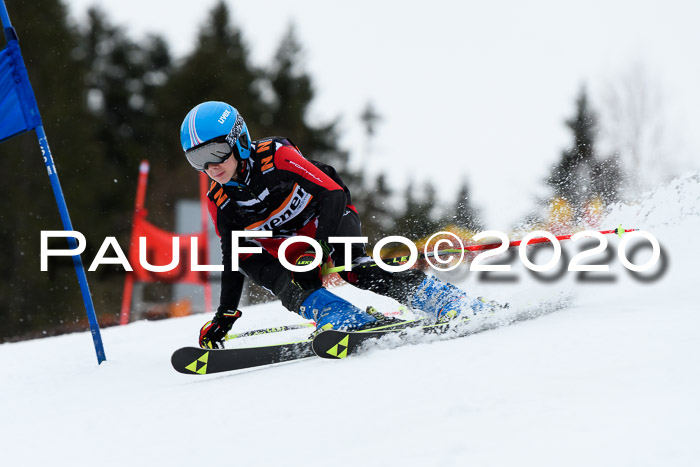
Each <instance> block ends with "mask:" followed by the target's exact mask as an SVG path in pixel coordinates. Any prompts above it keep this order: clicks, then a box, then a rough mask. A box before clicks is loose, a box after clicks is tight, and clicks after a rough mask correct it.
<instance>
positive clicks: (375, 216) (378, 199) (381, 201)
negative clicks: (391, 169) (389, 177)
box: [353, 174, 395, 245]
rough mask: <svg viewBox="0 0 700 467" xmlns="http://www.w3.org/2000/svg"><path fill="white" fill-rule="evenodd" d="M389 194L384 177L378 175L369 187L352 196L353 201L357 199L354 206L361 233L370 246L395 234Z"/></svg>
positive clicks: (389, 190)
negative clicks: (359, 221) (358, 217)
mask: <svg viewBox="0 0 700 467" xmlns="http://www.w3.org/2000/svg"><path fill="white" fill-rule="evenodd" d="M391 194H392V192H391V188H390V187H389V185H388V184H387V181H386V176H385V175H384V174H380V175H378V176H377V178H376V179H375V182H374V183H373V185H372V186H371V187H367V188H366V189H364V190H360V191H359V192H358V193H357V195H353V199H357V201H356V202H355V205H356V206H357V207H358V210H359V212H360V216H361V219H362V233H363V234H364V235H365V236H366V237H367V238H368V239H369V244H370V245H374V244H375V243H377V242H378V241H379V240H381V239H382V238H384V237H386V236H388V235H393V234H394V233H395V232H394V231H393V230H394V213H393V211H392V209H391V200H390V199H389V198H390V197H391Z"/></svg>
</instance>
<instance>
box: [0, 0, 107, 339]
mask: <svg viewBox="0 0 700 467" xmlns="http://www.w3.org/2000/svg"><path fill="white" fill-rule="evenodd" d="M8 8H9V13H10V15H11V18H12V20H13V25H14V27H15V29H16V30H17V35H18V37H19V40H20V46H21V48H22V55H23V57H24V60H25V64H26V66H27V71H28V74H29V79H30V82H31V83H32V87H33V89H34V93H35V95H36V98H37V103H38V106H39V110H40V112H41V116H42V121H43V124H44V128H45V130H46V134H47V136H48V139H49V141H50V144H51V150H52V153H53V156H54V159H55V162H56V167H57V171H58V173H59V175H60V179H61V184H62V187H63V191H64V195H65V197H66V200H67V203H68V206H69V209H70V212H71V217H72V221H73V224H74V226H75V228H76V229H78V230H80V229H81V228H83V227H85V226H86V225H88V224H89V223H90V222H94V219H93V218H92V214H93V212H92V211H89V210H86V209H85V206H86V205H87V204H88V202H87V201H86V200H85V198H86V193H88V192H89V189H90V182H91V181H90V180H85V179H84V176H85V170H84V167H83V164H84V157H85V152H84V151H85V148H86V147H89V146H90V145H89V140H90V138H89V131H87V130H86V128H87V125H88V123H89V119H88V115H87V114H86V112H84V109H83V107H82V96H83V88H82V84H83V83H82V77H83V76H84V72H85V69H84V66H83V64H82V62H81V61H80V60H79V59H77V58H76V57H75V55H74V53H73V52H74V50H75V47H76V45H77V41H78V33H77V29H76V27H75V26H74V25H72V24H70V23H69V22H68V17H67V12H66V9H65V7H64V5H63V4H62V3H61V2H59V1H58V0H47V1H45V2H42V5H41V8H37V6H36V5H35V4H33V3H31V2H14V3H12V4H10V5H8ZM3 46H4V43H3ZM0 160H2V163H3V167H2V170H0V242H1V243H2V245H3V248H1V249H0V265H2V267H0V310H1V312H0V341H2V340H4V339H11V338H15V337H17V336H20V335H24V334H26V333H29V332H36V333H38V334H39V335H42V334H41V333H42V331H44V330H45V331H46V332H51V328H53V327H57V326H61V325H63V324H66V323H69V322H75V321H76V320H81V319H84V316H85V313H84V311H83V308H82V300H81V296H80V292H79V290H78V286H77V279H76V276H75V272H74V271H73V268H72V262H71V261H70V258H67V261H61V260H58V261H51V262H50V265H49V267H50V270H49V272H40V267H39V259H40V258H39V245H40V242H39V236H40V232H41V231H42V230H57V229H61V228H62V223H61V220H60V218H59V214H58V208H57V205H56V201H55V200H54V196H53V192H52V189H51V186H50V183H49V178H48V176H47V173H46V168H45V167H44V163H43V160H42V154H41V151H40V149H39V147H38V143H37V139H36V134H35V133H33V132H30V133H26V134H24V135H21V136H17V137H15V138H13V139H11V140H9V141H5V142H3V143H2V145H0ZM51 246H52V247H53V248H66V247H67V245H66V243H65V241H62V242H59V243H57V244H52V245H51Z"/></svg>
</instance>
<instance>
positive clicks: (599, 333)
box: [0, 175, 700, 466]
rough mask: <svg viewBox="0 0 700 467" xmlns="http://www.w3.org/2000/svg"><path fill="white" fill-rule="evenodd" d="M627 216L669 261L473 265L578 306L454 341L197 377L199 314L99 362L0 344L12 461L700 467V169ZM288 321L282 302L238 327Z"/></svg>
mask: <svg viewBox="0 0 700 467" xmlns="http://www.w3.org/2000/svg"><path fill="white" fill-rule="evenodd" d="M620 222H621V223H623V225H625V226H627V227H638V228H640V229H644V230H647V231H649V232H651V233H653V234H654V235H655V236H656V237H657V238H658V239H659V241H660V243H661V245H662V251H663V255H662V262H661V266H660V267H658V268H656V269H655V270H652V271H650V272H649V273H645V274H643V275H642V276H643V277H642V279H639V278H635V277H634V276H633V275H632V274H630V273H629V272H628V271H627V270H625V269H623V268H622V267H621V266H620V264H619V261H618V260H617V257H616V256H612V257H611V258H609V259H610V260H609V264H611V265H612V266H613V267H612V268H611V271H610V273H607V274H601V275H599V276H596V275H595V274H590V275H589V276H588V278H587V279H586V280H582V279H581V278H580V277H579V276H577V275H576V274H574V273H566V274H563V275H560V276H558V277H554V278H552V279H550V280H549V281H548V282H543V281H540V280H537V279H536V278H534V277H533V276H532V275H531V274H529V273H528V272H527V271H525V270H524V268H521V267H515V268H514V272H513V276H514V277H515V280H511V281H509V282H501V283H498V282H486V281H484V280H478V279H479V278H478V277H477V276H476V275H473V274H468V275H467V277H466V278H465V279H464V280H462V281H461V285H463V286H464V287H465V288H467V289H469V290H471V291H472V292H474V293H478V294H480V295H484V296H488V297H494V298H497V299H500V300H509V301H511V303H513V304H514V305H515V306H516V307H517V306H525V305H527V304H531V303H536V302H537V301H541V300H551V299H558V298H560V297H567V298H568V299H569V306H568V307H566V308H565V309H563V310H559V311H556V312H554V313H551V314H547V315H545V316H541V317H539V318H537V319H533V320H529V321H525V322H521V323H518V324H514V325H511V326H505V327H500V328H498V329H495V330H491V331H486V332H482V333H479V334H475V335H472V336H470V337H467V338H462V339H456V340H451V341H443V342H433V343H429V344H422V345H415V346H407V347H400V348H395V349H391V350H380V349H376V350H372V351H370V352H368V353H366V354H363V355H359V356H357V357H354V358H350V359H347V360H343V361H327V360H320V359H315V358H312V359H307V360H303V361H300V362H296V363H291V364H283V365H278V366H275V367H271V368H265V369H256V370H251V371H246V372H238V373H233V374H225V375H218V376H217V375H211V376H203V377H197V376H187V375H181V374H178V373H176V372H175V371H173V370H172V369H171V367H170V362H169V359H170V354H171V353H172V351H173V350H175V349H176V348H177V347H180V346H183V345H191V344H194V343H195V340H196V335H197V331H198V329H199V327H200V326H201V324H202V322H203V321H204V317H203V316H194V317H188V318H180V319H172V320H167V321H159V322H137V323H133V324H130V325H128V326H124V327H118V328H109V329H105V330H104V332H103V338H104V342H105V349H106V352H107V358H108V361H107V362H106V363H104V364H103V365H101V366H99V367H98V366H97V365H96V361H95V357H94V351H93V349H92V341H91V339H90V337H89V335H88V334H87V333H79V334H72V335H66V336H59V337H53V338H47V339H40V340H36V341H30V342H21V343H16V344H4V345H0V361H2V367H3V371H2V375H1V376H0V444H1V445H2V454H0V459H1V464H2V465H3V466H10V465H25V466H27V465H28V466H48V465H51V466H56V465H60V466H74V465H77V466H84V465H103V466H112V465H114V466H124V465H138V466H140V465H148V466H155V465H158V466H160V465H164V466H193V465H214V464H215V465H238V466H252V465H270V466H272V465H275V466H280V465H284V466H287V465H305V466H344V465H353V466H356V465H369V466H374V465H377V466H379V465H382V466H386V465H406V466H412V465H420V466H424V465H446V466H451V465H454V466H457V465H471V466H482V465H509V466H510V465H533V466H535V465H537V466H542V465H547V466H561V465H566V466H570V465H575V466H579V465H580V466H591V465H596V466H600V465H610V466H625V465H630V466H639V465H664V466H671V465H672V466H681V465H687V466H691V465H699V464H700V446H699V443H698V442H697V437H698V433H700V407H699V403H698V399H699V395H700V374H699V373H700V370H699V368H700V313H698V309H699V308H700V307H698V279H697V268H698V264H699V263H700V255H699V254H698V247H697V246H694V244H693V243H691V240H693V238H694V237H695V236H696V235H697V232H700V179H699V178H698V176H697V175H694V176H688V177H685V178H682V179H679V180H676V181H674V182H673V183H672V184H670V185H669V186H667V187H664V188H662V189H659V190H656V191H654V192H653V193H650V194H649V195H648V196H647V197H645V199H644V200H642V201H641V202H640V203H639V204H638V205H635V206H619V207H618V208H616V209H615V210H614V212H613V213H612V214H611V215H610V217H609V219H608V223H609V224H610V227H614V226H616V225H617V224H619V223H620ZM605 227H608V225H607V223H606V224H605ZM610 241H611V243H610V249H612V250H613V251H615V248H616V245H617V241H618V240H617V239H616V238H611V239H610ZM543 251H548V250H543ZM645 256H646V258H648V257H649V251H648V250H646V249H641V250H640V251H639V252H638V253H637V255H636V256H635V262H637V263H643V262H645V261H646V258H645ZM602 257H603V256H600V257H596V258H595V259H598V260H600V259H601V258H602ZM546 259H547V253H544V252H543V253H542V258H541V260H538V261H540V262H544V261H546ZM514 264H515V263H514ZM336 290H338V292H339V293H340V294H341V295H343V296H345V297H348V298H351V299H352V300H354V301H355V302H357V303H358V304H360V305H364V304H369V303H373V304H376V305H379V306H381V307H384V308H391V307H393V306H395V304H393V303H392V302H391V301H390V300H385V299H378V298H377V297H374V296H372V295H371V294H367V293H363V292H359V291H356V290H354V289H352V288H349V287H341V288H339V289H336ZM291 322H299V318H297V317H296V316H295V315H292V314H291V313H289V312H286V311H284V310H283V309H282V307H281V306H280V305H279V304H277V303H273V304H267V305H263V306H257V307H250V308H248V309H247V310H246V313H245V316H244V318H243V319H242V320H241V321H240V322H239V323H240V326H238V329H241V330H243V329H245V328H250V329H253V328H257V327H261V326H268V325H273V324H280V323H291ZM301 332H302V334H304V333H305V332H304V331H301ZM287 337H290V336H289V335H287ZM268 338H269V337H268Z"/></svg>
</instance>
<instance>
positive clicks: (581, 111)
mask: <svg viewBox="0 0 700 467" xmlns="http://www.w3.org/2000/svg"><path fill="white" fill-rule="evenodd" d="M566 125H567V126H568V127H569V128H570V129H571V131H572V132H573V135H574V144H573V146H571V147H570V148H567V149H565V150H564V151H563V152H562V155H561V160H560V161H559V163H558V164H557V165H556V166H555V167H554V168H553V169H552V172H551V174H550V176H549V178H548V180H547V183H548V184H549V185H550V186H551V187H552V188H553V190H554V194H555V195H556V196H557V197H560V198H563V199H565V200H567V201H568V202H569V203H571V204H572V205H573V206H580V205H581V203H582V201H583V200H585V199H586V198H587V197H588V196H589V195H590V191H591V188H592V187H591V179H590V164H591V163H592V162H593V161H594V160H595V146H594V143H595V127H596V116H595V114H594V113H593V110H592V109H591V108H590V106H589V103H588V96H587V94H586V91H585V89H584V90H581V93H580V94H579V97H578V99H577V101H576V115H574V117H573V118H571V119H569V120H567V121H566Z"/></svg>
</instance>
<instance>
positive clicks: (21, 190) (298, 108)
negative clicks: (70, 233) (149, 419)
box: [0, 0, 477, 341]
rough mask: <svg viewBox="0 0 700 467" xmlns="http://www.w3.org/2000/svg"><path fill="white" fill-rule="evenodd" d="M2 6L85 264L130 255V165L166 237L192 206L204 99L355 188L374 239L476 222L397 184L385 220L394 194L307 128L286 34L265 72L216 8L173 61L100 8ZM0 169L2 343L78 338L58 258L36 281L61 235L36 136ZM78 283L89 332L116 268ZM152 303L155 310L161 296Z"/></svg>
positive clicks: (306, 86) (302, 78) (102, 313)
mask: <svg viewBox="0 0 700 467" xmlns="http://www.w3.org/2000/svg"><path fill="white" fill-rule="evenodd" d="M9 8H10V15H11V17H12V19H13V23H14V26H15V28H16V29H17V33H18V36H19V39H20V46H21V47H22V51H23V55H24V58H25V62H26V65H27V69H28V72H29V77H30V80H31V82H32V86H33V88H34V91H35V94H36V97H37V102H38V104H39V108H40V111H41V114H42V119H43V122H44V127H45V129H46V133H47V135H48V138H49V141H50V144H51V148H52V152H53V154H54V158H55V160H56V165H57V170H58V173H59V176H60V180H61V184H62V187H63V191H64V194H65V197H66V200H67V203H68V207H69V210H70V213H71V218H72V221H73V225H74V228H75V229H76V230H78V231H80V232H82V233H83V234H85V236H86V238H87V250H86V253H85V254H84V255H83V258H84V262H85V263H86V268H87V266H88V265H89V263H90V262H91V261H92V259H93V258H94V256H95V253H96V252H97V249H98V248H99V246H100V245H101V243H102V241H103V240H104V239H105V237H107V236H116V237H117V240H118V241H119V243H120V245H122V247H123V248H124V249H126V248H127V247H128V241H129V233H130V229H131V216H132V210H133V203H134V196H135V191H136V181H137V178H138V164H139V162H140V161H141V160H142V159H148V160H149V161H150V162H151V177H150V180H149V189H148V196H147V200H146V206H147V208H148V210H149V219H150V220H151V221H152V222H153V223H155V224H156V225H159V226H161V227H163V228H166V229H172V227H173V224H174V219H173V216H174V206H175V203H176V201H177V200H178V199H181V198H196V196H197V195H196V190H197V187H198V184H197V179H196V177H195V175H194V173H193V172H192V169H191V168H190V166H189V165H188V164H186V163H185V161H184V158H183V155H182V150H181V148H180V143H179V127H180V123H181V122H182V119H183V118H184V116H185V114H186V113H187V112H188V111H189V109H191V108H192V107H193V106H194V105H196V104H198V103H199V102H202V101H204V100H225V101H227V102H230V103H232V104H233V105H234V106H236V107H237V108H238V109H239V110H240V111H241V113H242V114H243V115H244V117H245V118H246V121H247V123H248V127H249V128H250V130H251V133H252V136H253V138H260V137H264V136H269V135H281V136H289V137H291V138H292V139H293V140H294V142H295V143H296V144H297V145H298V146H299V147H300V148H301V149H302V152H303V153H304V155H305V156H306V157H308V158H310V159H316V160H321V161H324V162H328V163H331V164H333V165H334V166H335V167H336V168H337V169H338V170H339V172H340V173H341V175H342V176H343V177H344V178H345V179H346V180H347V181H348V183H349V185H350V187H351V189H352V190H353V194H354V195H355V201H356V204H357V205H358V207H359V209H360V212H361V213H362V221H363V225H364V226H365V229H366V231H367V235H368V236H369V237H370V239H371V241H372V242H374V241H376V240H377V239H379V238H381V237H383V236H385V235H389V234H394V233H396V232H398V231H399V230H397V229H401V230H400V232H401V233H402V234H403V235H406V236H408V237H413V238H418V237H420V236H423V235H425V234H427V233H429V232H430V231H431V230H432V229H434V228H437V227H438V226H439V225H440V224H444V223H450V222H451V223H456V224H460V223H461V224H463V225H464V226H467V227H468V226H471V225H473V222H475V221H474V219H476V218H477V215H476V213H475V212H474V211H473V210H472V208H471V207H470V205H469V203H468V196H467V195H468V189H467V187H466V185H465V186H464V187H463V189H462V191H461V192H460V196H462V199H461V200H457V203H456V204H457V206H456V210H455V211H454V216H453V217H454V218H453V219H445V218H443V219H438V217H437V214H436V213H435V212H433V210H434V207H435V190H434V188H433V187H432V186H431V185H430V184H427V185H425V186H423V187H420V189H415V188H414V187H412V186H411V187H409V188H408V189H407V191H406V196H405V199H406V209H404V210H403V211H400V212H396V210H395V209H394V208H393V206H395V205H396V204H397V203H396V198H393V199H392V196H394V197H396V195H397V194H396V193H393V192H392V189H391V188H390V185H389V183H387V177H386V176H385V175H379V176H378V177H377V178H376V179H373V180H371V181H368V177H367V176H366V175H365V174H363V173H361V172H352V171H351V170H349V169H348V164H347V162H348V151H347V150H343V149H342V148H341V147H339V143H338V140H339V130H338V120H337V119H336V120H332V121H328V122H325V123H322V124H318V125H310V124H309V123H308V120H307V118H306V113H307V109H308V107H309V105H310V103H311V102H312V101H313V98H314V88H313V84H312V79H311V77H310V76H309V75H308V73H307V72H306V71H305V70H304V69H303V66H302V63H303V61H302V60H301V59H300V57H301V52H302V45H301V44H300V43H299V41H298V39H297V36H296V33H295V30H294V28H293V27H292V26H290V27H289V29H288V30H287V32H286V33H285V34H284V36H283V38H282V40H281V41H280V44H279V47H278V49H277V52H276V54H275V55H274V57H273V59H272V61H271V63H269V64H267V65H266V66H262V67H260V66H255V65H253V64H252V63H251V61H250V57H249V48H248V45H247V44H246V42H245V40H244V34H243V31H242V30H241V29H240V28H239V27H238V26H237V25H236V23H235V18H234V16H233V15H232V11H231V10H230V9H229V8H228V7H227V6H226V4H224V3H223V2H219V3H218V4H217V5H215V6H214V8H213V9H212V10H211V11H210V12H209V15H208V18H207V20H206V21H205V23H204V24H202V25H201V27H200V30H199V33H198V36H197V39H196V45H195V47H194V50H192V52H190V53H189V54H188V55H187V56H185V57H183V58H180V59H175V58H174V57H173V56H172V54H171V52H170V49H169V46H168V43H167V42H166V40H165V39H164V38H163V37H160V36H158V35H151V36H149V37H147V38H146V39H145V40H142V41H135V40H134V39H132V38H130V37H129V36H128V34H127V33H126V32H125V30H124V29H123V28H122V27H120V26H119V25H116V24H114V23H112V21H111V20H110V18H109V17H108V16H107V15H106V14H105V13H104V12H102V11H100V10H99V9H90V10H89V12H88V15H87V20H86V21H85V22H84V23H80V24H76V23H74V22H72V21H70V20H69V17H68V14H67V13H68V12H67V9H66V7H65V5H64V4H63V3H62V2H61V1H60V0H46V1H44V2H42V7H41V8H36V5H34V4H33V3H32V2H26V1H20V2H13V3H12V4H11V5H9ZM0 161H1V162H2V169H1V170H0V203H1V204H0V244H1V245H2V248H0V341H4V340H8V339H16V338H23V337H31V336H38V335H45V334H55V333H60V332H65V331H69V330H75V329H85V328H86V327H87V324H86V323H85V313H84V309H83V304H82V299H81V296H80V292H79V290H78V287H77V280H76V277H75V272H74V270H73V267H72V263H71V261H70V258H65V259H63V258H52V259H51V260H50V262H49V271H48V272H41V271H40V266H39V259H40V256H39V236H40V232H41V231H42V230H57V229H61V221H60V219H59V216H58V211H57V208H56V204H55V201H54V198H53V194H52V191H51V188H50V185H49V181H48V177H47V175H46V172H45V168H44V165H43V162H42V160H41V156H40V153H39V150H38V147H37V143H36V137H35V136H34V134H33V133H27V134H24V135H21V136H19V137H16V138H14V139H12V140H10V141H7V142H5V143H3V144H2V145H0ZM400 204H401V203H400V202H399V205H400ZM51 247H52V248H65V245H64V242H63V243H62V242H59V241H57V242H56V243H55V244H51ZM88 279H89V283H90V287H91V291H92V295H93V299H94V302H95V308H96V310H97V313H98V318H99V320H100V322H101V324H102V325H106V324H111V323H114V322H115V321H116V319H117V315H118V310H119V304H120V300H121V292H122V285H123V279H124V275H123V271H122V270H121V268H119V267H116V266H114V267H110V266H104V265H103V266H100V268H99V269H98V271H97V272H93V273H88ZM163 294H164V295H163V296H162V297H159V298H160V299H162V300H164V301H167V300H168V299H169V297H168V296H167V289H164V292H163Z"/></svg>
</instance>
